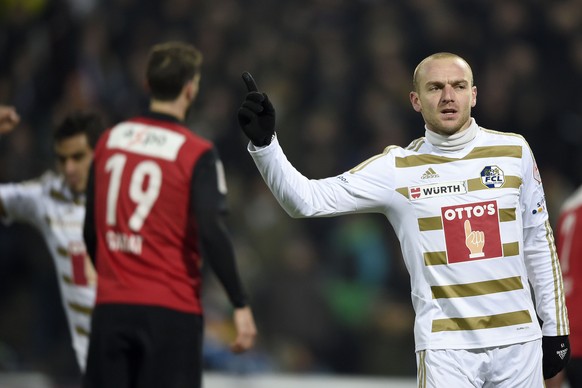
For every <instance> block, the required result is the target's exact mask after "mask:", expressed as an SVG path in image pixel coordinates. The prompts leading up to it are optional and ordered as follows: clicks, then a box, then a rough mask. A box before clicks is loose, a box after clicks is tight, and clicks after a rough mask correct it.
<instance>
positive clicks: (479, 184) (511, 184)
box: [467, 175, 521, 191]
mask: <svg viewBox="0 0 582 388" xmlns="http://www.w3.org/2000/svg"><path fill="white" fill-rule="evenodd" d="M504 180H505V181H504V182H503V185H501V187H497V188H490V187H487V186H485V185H484V184H483V181H482V180H481V178H473V179H467V191H479V190H495V189H519V186H521V178H520V177H518V176H513V175H506V176H505V179H504Z"/></svg>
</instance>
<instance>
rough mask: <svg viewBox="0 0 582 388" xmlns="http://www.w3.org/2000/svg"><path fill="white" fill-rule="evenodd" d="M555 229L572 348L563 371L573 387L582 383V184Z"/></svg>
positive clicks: (566, 205) (570, 198)
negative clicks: (568, 360) (570, 355)
mask: <svg viewBox="0 0 582 388" xmlns="http://www.w3.org/2000/svg"><path fill="white" fill-rule="evenodd" d="M556 230H557V233H556V234H557V236H556V241H557V248H558V257H559V258H560V263H561V265H562V274H563V276H564V290H565V292H566V305H567V306H568V316H569V318H570V346H571V349H572V358H571V359H570V362H569V363H568V365H567V366H566V370H565V372H564V373H562V375H565V378H566V380H567V381H568V382H569V383H570V387H572V388H578V387H582V315H581V314H582V187H580V188H578V190H576V191H575V192H574V193H573V194H572V195H571V196H570V197H569V198H568V199H567V200H566V201H565V202H564V205H563V207H562V209H561V211H560V216H559V218H558V224H557V228H556ZM562 377H564V376H562ZM556 386H559V385H556Z"/></svg>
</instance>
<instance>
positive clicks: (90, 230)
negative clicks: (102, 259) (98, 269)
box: [83, 164, 97, 265]
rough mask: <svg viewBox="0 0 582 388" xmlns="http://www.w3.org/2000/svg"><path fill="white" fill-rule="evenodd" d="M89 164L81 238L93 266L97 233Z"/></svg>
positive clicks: (92, 181) (92, 178)
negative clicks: (83, 240)
mask: <svg viewBox="0 0 582 388" xmlns="http://www.w3.org/2000/svg"><path fill="white" fill-rule="evenodd" d="M93 169H94V165H93V164H91V168H90V169H89V177H88V178H87V191H86V193H85V223H84V225H83V238H84V239H85V247H86V249H87V254H88V255H89V257H90V258H91V261H92V262H93V265H95V260H96V255H97V232H96V229H95V173H94V171H93Z"/></svg>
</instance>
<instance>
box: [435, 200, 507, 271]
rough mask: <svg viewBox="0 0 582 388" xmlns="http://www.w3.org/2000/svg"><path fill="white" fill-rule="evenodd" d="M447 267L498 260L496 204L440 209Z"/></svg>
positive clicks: (494, 202) (498, 243)
mask: <svg viewBox="0 0 582 388" xmlns="http://www.w3.org/2000/svg"><path fill="white" fill-rule="evenodd" d="M441 216H442V220H443V228H444V233H445V241H446V247H447V260H448V262H449V264H451V263H460V262H465V261H473V260H482V259H491V258H496V257H501V256H502V255H503V250H502V247H501V235H500V233H499V210H498V208H497V202H496V201H487V202H477V203H470V204H466V205H460V206H448V207H443V208H441Z"/></svg>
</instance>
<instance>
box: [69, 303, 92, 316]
mask: <svg viewBox="0 0 582 388" xmlns="http://www.w3.org/2000/svg"><path fill="white" fill-rule="evenodd" d="M68 305H69V308H70V309H71V310H73V311H74V312H76V313H79V314H85V315H91V313H92V312H93V307H88V306H83V305H80V304H78V303H73V302H69V303H68Z"/></svg>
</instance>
